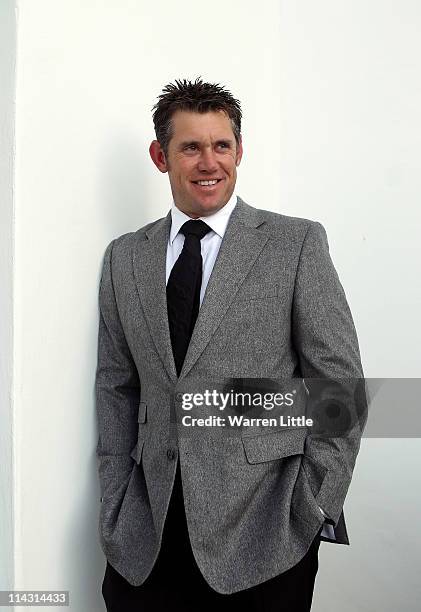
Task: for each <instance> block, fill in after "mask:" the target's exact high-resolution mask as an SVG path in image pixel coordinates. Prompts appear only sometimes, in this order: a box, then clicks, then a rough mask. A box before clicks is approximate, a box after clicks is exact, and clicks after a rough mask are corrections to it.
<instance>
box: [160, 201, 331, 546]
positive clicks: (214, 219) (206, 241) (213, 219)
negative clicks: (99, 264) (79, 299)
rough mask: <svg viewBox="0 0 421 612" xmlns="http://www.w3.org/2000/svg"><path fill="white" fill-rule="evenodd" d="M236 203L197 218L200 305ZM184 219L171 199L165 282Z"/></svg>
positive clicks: (326, 529) (325, 532)
mask: <svg viewBox="0 0 421 612" xmlns="http://www.w3.org/2000/svg"><path fill="white" fill-rule="evenodd" d="M236 204H237V196H236V194H235V193H233V194H232V196H231V197H230V199H229V200H228V202H227V203H226V204H225V206H223V207H222V208H220V209H219V210H218V211H216V212H215V213H213V214H212V215H208V216H207V217H199V219H201V220H202V221H204V222H205V223H206V224H207V225H209V227H210V228H211V231H210V232H208V233H207V234H206V236H204V237H203V238H202V240H201V241H200V248H201V253H202V259H203V271H202V287H201V289H200V305H201V304H202V302H203V297H204V295H205V292H206V287H207V285H208V282H209V278H210V275H211V274H212V270H213V266H214V264H215V261H216V258H217V255H218V253H219V248H220V246H221V242H222V238H223V237H224V234H225V230H226V229H227V225H228V221H229V218H230V216H231V213H232V211H233V210H234V208H235V205H236ZM186 221H191V217H189V216H188V215H186V214H185V213H183V212H182V211H181V210H180V209H179V208H177V207H176V205H175V204H174V201H173V203H172V205H171V230H170V236H169V239H168V246H167V261H166V280H165V282H166V283H168V279H169V276H170V273H171V270H172V267H173V265H174V264H175V262H176V261H177V259H178V257H179V255H180V253H181V251H182V249H183V244H184V235H183V234H182V233H181V232H180V229H181V227H182V226H183V225H184V223H185V222H186ZM320 512H321V513H322V514H323V516H326V515H325V513H324V512H323V510H322V509H321V508H320ZM322 536H325V537H327V538H329V539H331V540H335V539H336V538H335V533H334V531H333V527H332V525H329V524H328V523H325V524H324V526H323V531H322Z"/></svg>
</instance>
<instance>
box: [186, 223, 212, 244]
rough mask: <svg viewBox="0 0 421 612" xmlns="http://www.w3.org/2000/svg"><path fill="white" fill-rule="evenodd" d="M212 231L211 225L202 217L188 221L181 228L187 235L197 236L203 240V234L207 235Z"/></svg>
mask: <svg viewBox="0 0 421 612" xmlns="http://www.w3.org/2000/svg"><path fill="white" fill-rule="evenodd" d="M210 231H211V228H210V227H209V225H207V224H206V223H205V222H204V221H202V220H201V219H197V220H195V219H192V220H191V221H186V222H185V223H184V225H183V226H182V227H181V228H180V232H181V233H182V234H184V236H187V235H190V236H191V235H193V236H197V237H198V238H199V240H202V238H203V236H206V234H207V233H208V232H210Z"/></svg>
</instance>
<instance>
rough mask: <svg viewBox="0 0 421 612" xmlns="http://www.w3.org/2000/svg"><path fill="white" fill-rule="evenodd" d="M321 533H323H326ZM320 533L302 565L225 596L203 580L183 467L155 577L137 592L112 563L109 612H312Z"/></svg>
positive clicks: (107, 583) (107, 579)
mask: <svg viewBox="0 0 421 612" xmlns="http://www.w3.org/2000/svg"><path fill="white" fill-rule="evenodd" d="M320 531H321V530H320ZM319 545H320V532H319V534H318V535H317V536H316V538H315V539H314V541H313V543H312V545H311V546H310V549H309V551H308V552H307V554H306V555H305V556H304V557H303V559H301V561H300V562H299V563H297V565H295V566H294V567H292V568H291V569H289V570H287V571H286V572H284V573H282V574H279V575H278V576H275V577H274V578H272V579H270V580H267V581H266V582H263V583H261V584H258V585H257V586H254V587H251V588H249V589H245V590H243V591H239V592H238V593H233V594H231V595H223V594H221V593H217V592H216V591H215V590H214V589H212V587H210V586H209V585H208V583H207V582H206V580H205V579H204V578H203V576H202V574H201V572H200V570H199V568H198V566H197V563H196V561H195V559H194V556H193V553H192V550H191V546H190V540H189V536H188V530H187V522H186V516H185V512H184V504H183V496H182V485H181V475H180V466H179V463H178V465H177V472H176V479H175V484H174V489H173V494H172V496H171V500H170V505H169V509H168V514H167V518H166V521H165V526H164V533H163V538H162V546H161V550H160V552H159V555H158V559H157V561H156V563H155V565H154V567H153V569H152V572H151V573H150V575H149V576H148V578H147V579H146V580H145V582H144V583H143V584H142V585H140V586H137V587H135V586H132V585H131V584H130V583H129V582H127V580H126V579H125V578H123V576H121V575H120V574H119V573H118V572H117V571H116V570H115V569H114V568H113V567H112V566H111V565H110V564H109V563H108V561H107V566H106V570H105V576H104V580H103V583H102V595H103V597H104V601H105V604H106V607H107V612H161V611H163V612H164V611H165V612H198V610H200V612H210V611H211V610H212V611H216V612H226V611H227V612H228V610H229V611H230V612H231V610H232V609H233V606H234V609H235V607H237V609H239V610H243V611H244V612H308V611H309V610H310V608H311V602H312V598H313V589H314V581H315V578H316V574H317V570H318V550H319Z"/></svg>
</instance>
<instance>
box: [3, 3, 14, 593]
mask: <svg viewBox="0 0 421 612" xmlns="http://www.w3.org/2000/svg"><path fill="white" fill-rule="evenodd" d="M15 34H16V23H15V11H14V3H13V2H12V1H9V0H3V1H2V2H0V283H1V290H0V339H1V341H0V591H1V590H5V589H7V588H8V587H9V585H10V584H12V583H13V496H12V486H13V484H12V483H13V460H12V452H13V445H12V436H13V403H12V402H13V397H12V387H13V384H12V375H13V368H12V363H13V300H12V296H13V256H12V253H13V165H14V115H15V112H14V111H15V109H14V103H15V64H16V36H15Z"/></svg>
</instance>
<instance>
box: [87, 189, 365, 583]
mask: <svg viewBox="0 0 421 612" xmlns="http://www.w3.org/2000/svg"><path fill="white" fill-rule="evenodd" d="M170 225H171V215H170V213H168V214H167V216H166V217H164V218H162V219H159V220H158V221H155V222H153V223H149V224H148V225H146V226H145V227H142V228H141V229H139V230H137V231H136V232H130V233H128V234H124V235H122V236H120V237H119V238H116V239H115V240H113V241H112V242H111V243H110V244H109V245H108V247H107V249H106V251H105V256H104V261H103V269H102V277H101V283H100V289H99V307H100V319H99V335H98V363H97V371H96V381H95V383H96V410H97V418H98V431H99V438H98V445H97V455H98V459H99V480H100V486H101V510H100V518H99V536H100V542H101V546H102V549H103V551H104V554H105V555H106V557H107V558H108V560H109V562H110V563H111V565H113V567H115V569H116V570H117V571H118V572H119V573H120V574H122V575H123V576H124V577H125V578H126V579H127V580H128V581H129V582H130V583H131V584H133V585H140V584H142V583H143V582H144V581H145V580H146V578H147V577H148V575H149V574H150V572H151V570H152V567H153V565H154V563H155V561H156V559H157V556H158V552H159V548H160V543H161V538H162V533H163V526H164V521H165V516H166V513H167V509H168V504H169V500H170V495H171V490H172V486H173V482H174V477H175V470H176V465H177V461H179V462H180V468H181V475H182V483H183V496H184V503H185V511H186V516H187V524H188V529H189V535H190V540H191V545H192V549H193V553H194V556H195V559H196V561H197V564H198V566H199V568H200V570H201V572H202V574H203V576H204V578H205V579H206V581H207V582H208V583H209V585H210V586H211V587H212V588H213V589H215V590H216V591H218V592H219V593H234V592H236V591H239V590H242V589H246V588H249V587H251V586H254V585H256V584H259V583H261V582H263V581H265V580H268V579H270V578H272V577H274V576H276V575H277V574H279V573H281V572H284V571H286V570H288V569H289V568H291V567H292V566H293V565H295V564H296V563H297V562H298V561H299V560H300V559H301V558H302V557H303V555H304V554H305V553H306V551H307V550H308V548H309V546H310V544H311V541H312V540H313V538H314V537H315V535H316V534H317V532H318V531H319V529H320V528H321V526H322V525H323V522H324V517H323V515H322V514H321V512H320V510H319V506H320V507H321V508H323V510H324V511H325V512H326V514H327V515H328V517H329V520H330V522H331V523H332V525H333V526H334V529H335V535H336V541H337V542H339V543H345V544H348V543H349V540H348V536H347V531H346V527H345V521H344V515H343V504H344V499H345V496H346V493H347V490H348V487H349V484H350V481H351V476H352V472H353V469H354V465H355V460H356V456H357V453H358V450H359V445H360V438H361V433H362V428H363V425H364V419H361V414H359V417H360V418H358V419H354V420H353V419H351V421H349V419H348V421H347V422H348V426H347V435H343V431H342V430H341V431H340V432H339V433H338V432H336V434H335V435H328V436H326V435H313V434H312V433H311V432H309V429H308V428H307V427H303V426H299V427H293V426H286V427H285V426H284V425H282V426H281V424H279V425H278V426H273V425H270V426H265V425H263V426H259V425H253V424H252V425H250V424H248V425H247V424H245V425H240V426H239V427H229V428H223V427H195V428H193V427H190V428H187V427H186V426H184V425H183V424H182V417H183V416H184V415H185V414H186V412H185V411H184V410H183V406H182V399H183V396H182V393H185V392H191V391H192V390H194V391H197V390H198V389H203V388H205V387H206V388H208V389H209V388H212V385H213V382H214V381H223V383H221V384H224V385H225V386H224V388H227V387H226V384H227V380H228V381H230V380H231V381H234V382H235V381H236V380H237V379H239V378H242V379H243V380H244V379H245V378H246V380H247V381H248V383H249V382H250V380H254V381H257V380H258V379H262V378H264V379H270V380H279V379H282V380H285V381H288V380H289V381H291V379H293V378H295V379H296V381H295V382H296V383H297V384H296V387H297V388H299V387H300V388H301V390H302V388H303V386H304V387H305V391H306V393H304V394H303V393H301V392H300V393H299V396H300V397H301V399H302V398H307V400H308V402H307V408H306V409H308V406H309V405H310V404H311V402H310V401H309V400H310V399H311V397H312V390H316V387H317V394H318V399H319V400H320V398H321V402H319V403H318V402H317V401H316V402H314V401H313V403H312V404H311V405H312V406H313V408H312V409H313V414H316V416H317V410H319V412H320V411H321V410H325V407H326V399H327V398H329V397H331V396H329V390H330V391H332V389H335V393H336V392H337V389H338V388H339V389H340V390H341V392H342V397H346V398H348V399H349V402H348V403H349V406H350V407H351V408H350V410H351V411H352V409H353V401H354V399H355V393H354V386H355V385H354V384H353V383H350V382H349V381H354V382H355V379H362V377H363V371H362V366H361V361H360V354H359V348H358V341H357V336H356V332H355V328H354V324H353V320H352V316H351V313H350V310H349V307H348V304H347V301H346V297H345V293H344V290H343V288H342V286H341V284H340V281H339V279H338V275H337V273H336V271H335V268H334V266H333V264H332V261H331V258H330V255H329V248H328V243H327V238H326V232H325V230H324V228H323V226H322V225H321V224H320V223H317V222H314V221H310V220H307V219H301V218H295V217H289V216H285V215H281V214H276V213H273V212H269V211H266V210H260V209H256V208H254V207H252V206H250V205H248V204H246V203H245V202H244V201H243V200H242V199H241V198H238V199H237V204H236V207H235V208H234V210H233V212H232V214H231V217H230V220H229V223H228V226H227V229H226V233H225V236H224V238H223V241H222V244H221V247H220V250H219V253H218V257H217V260H216V262H215V266H214V269H213V272H212V275H211V277H210V279H209V283H208V286H207V289H206V294H205V297H204V300H203V303H202V305H201V308H200V311H199V316H198V319H197V322H196V326H195V329H194V332H193V335H192V338H191V341H190V345H189V348H188V352H187V355H186V358H185V362H184V365H183V369H182V372H181V374H180V377H177V374H176V370H175V364H174V359H173V355H172V348H171V341H170V335H169V327H168V317H167V306H166V285H165V266H166V248H167V242H168V236H169V231H170ZM317 379H324V380H326V381H330V382H329V383H328V384H326V385H325V386H324V387H323V390H322V392H320V384H319V385H318V386H316V385H315V384H314V383H315V381H316V380H317ZM341 381H342V382H341ZM346 381H347V382H346ZM215 384H217V382H215ZM243 388H244V385H243ZM345 404H346V402H345ZM298 405H299V406H301V407H302V405H303V402H302V401H301V403H300V402H298ZM343 405H344V404H343V403H342V406H343ZM314 406H316V408H314ZM317 406H318V408H317ZM336 408H337V406H336ZM218 412H219V415H221V411H220V410H219V411H218ZM334 412H335V411H334ZM208 414H210V413H209V409H207V412H206V414H205V409H204V408H203V407H202V408H198V409H197V411H196V412H195V413H193V411H190V412H189V415H190V416H195V417H200V416H207V415H208ZM297 414H298V413H297ZM320 414H321V413H320ZM323 414H324V415H326V414H327V412H326V410H325V412H324V413H323ZM330 414H332V413H330ZM264 416H268V414H265V415H264ZM269 416H270V415H269ZM348 416H349V415H348ZM349 422H351V425H349ZM222 432H223V433H222Z"/></svg>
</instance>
